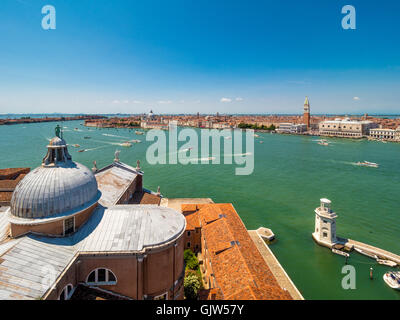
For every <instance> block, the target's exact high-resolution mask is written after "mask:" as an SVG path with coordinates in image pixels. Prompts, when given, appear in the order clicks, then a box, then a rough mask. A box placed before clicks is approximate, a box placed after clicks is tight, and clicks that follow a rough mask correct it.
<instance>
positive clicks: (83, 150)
mask: <svg viewBox="0 0 400 320" xmlns="http://www.w3.org/2000/svg"><path fill="white" fill-rule="evenodd" d="M85 151H86V149H82V150H78V152H85Z"/></svg>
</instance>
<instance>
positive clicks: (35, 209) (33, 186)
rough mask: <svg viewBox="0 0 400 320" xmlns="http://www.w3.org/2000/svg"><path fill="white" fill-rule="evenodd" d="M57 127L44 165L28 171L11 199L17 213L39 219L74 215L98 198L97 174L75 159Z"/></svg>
mask: <svg viewBox="0 0 400 320" xmlns="http://www.w3.org/2000/svg"><path fill="white" fill-rule="evenodd" d="M57 128H59V127H57ZM57 128H56V137H54V138H53V139H52V140H51V141H50V143H49V145H48V146H47V149H48V151H47V154H46V156H45V157H44V159H43V161H42V165H41V166H40V167H38V168H36V169H34V170H33V171H31V172H30V173H29V174H27V175H26V177H25V178H24V179H22V180H21V181H20V182H19V183H18V185H17V187H16V188H15V191H14V193H13V196H12V199H11V214H12V215H13V216H16V217H19V218H26V219H38V218H48V217H53V216H56V215H69V214H71V215H72V214H75V213H77V212H80V211H83V210H85V209H87V208H89V207H90V206H92V205H93V204H95V203H96V202H97V200H98V198H99V191H98V186H97V181H96V178H95V177H94V175H93V173H92V172H91V170H89V169H88V168H87V167H85V166H84V165H82V164H80V163H77V162H74V161H72V157H71V156H70V154H69V153H68V148H67V143H66V141H65V140H64V139H63V138H62V137H60V130H59V129H58V130H57Z"/></svg>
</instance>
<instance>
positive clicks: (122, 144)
mask: <svg viewBox="0 0 400 320" xmlns="http://www.w3.org/2000/svg"><path fill="white" fill-rule="evenodd" d="M121 146H122V147H127V148H130V147H132V143H130V142H124V143H121Z"/></svg>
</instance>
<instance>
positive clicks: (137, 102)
mask: <svg viewBox="0 0 400 320" xmlns="http://www.w3.org/2000/svg"><path fill="white" fill-rule="evenodd" d="M132 103H134V104H142V103H143V102H142V101H139V100H133V101H132Z"/></svg>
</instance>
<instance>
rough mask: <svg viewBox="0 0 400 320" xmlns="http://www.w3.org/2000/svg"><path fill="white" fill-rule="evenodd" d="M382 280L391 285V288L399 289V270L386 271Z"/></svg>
mask: <svg viewBox="0 0 400 320" xmlns="http://www.w3.org/2000/svg"><path fill="white" fill-rule="evenodd" d="M383 280H384V281H385V282H386V284H387V285H388V286H389V287H391V288H392V289H395V290H400V272H399V271H396V272H392V271H389V272H386V273H385V274H384V275H383Z"/></svg>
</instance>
